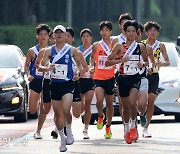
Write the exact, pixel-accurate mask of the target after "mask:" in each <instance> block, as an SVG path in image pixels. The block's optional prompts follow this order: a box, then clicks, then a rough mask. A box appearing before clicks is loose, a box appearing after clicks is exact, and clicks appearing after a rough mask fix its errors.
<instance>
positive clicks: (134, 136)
mask: <svg viewBox="0 0 180 154" xmlns="http://www.w3.org/2000/svg"><path fill="white" fill-rule="evenodd" d="M130 134H131V138H132V140H133V141H136V140H137V139H138V133H137V128H131V129H130Z"/></svg>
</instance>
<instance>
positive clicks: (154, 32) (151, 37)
mask: <svg viewBox="0 0 180 154" xmlns="http://www.w3.org/2000/svg"><path fill="white" fill-rule="evenodd" d="M144 28H145V31H146V35H147V40H144V41H143V43H145V44H148V45H149V46H151V47H152V50H153V56H154V60H155V65H154V67H153V68H152V70H150V71H149V75H148V77H147V78H148V80H149V90H148V92H149V97H148V105H147V112H146V117H147V124H146V126H145V128H144V129H143V137H152V135H151V134H150V133H149V132H148V126H149V124H150V122H151V118H152V116H153V113H154V102H155V100H156V97H157V88H158V86H159V74H158V72H159V68H160V67H161V66H168V65H169V64H170V63H169V58H168V55H167V52H166V47H165V45H164V44H163V43H161V42H159V41H158V40H156V38H157V36H158V35H159V31H160V28H161V26H160V25H159V24H158V23H156V22H153V21H148V22H146V23H145V25H144ZM161 54H162V56H163V58H164V61H165V62H164V63H162V62H161V61H160V55H161Z"/></svg>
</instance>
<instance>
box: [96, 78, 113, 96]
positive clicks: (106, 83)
mask: <svg viewBox="0 0 180 154" xmlns="http://www.w3.org/2000/svg"><path fill="white" fill-rule="evenodd" d="M114 82H115V79H114V78H111V79H108V80H94V83H95V87H96V88H97V87H101V88H103V89H104V93H105V94H106V95H113V94H114Z"/></svg>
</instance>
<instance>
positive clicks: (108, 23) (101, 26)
mask: <svg viewBox="0 0 180 154" xmlns="http://www.w3.org/2000/svg"><path fill="white" fill-rule="evenodd" d="M105 26H106V27H107V28H108V29H110V30H112V28H113V24H112V22H111V21H102V22H101V23H100V24H99V29H100V31H101V30H102V29H103V28H104V27H105Z"/></svg>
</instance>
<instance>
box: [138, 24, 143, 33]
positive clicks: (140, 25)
mask: <svg viewBox="0 0 180 154" xmlns="http://www.w3.org/2000/svg"><path fill="white" fill-rule="evenodd" d="M138 26H139V29H140V30H141V33H143V31H144V25H143V24H142V23H140V22H138Z"/></svg>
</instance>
